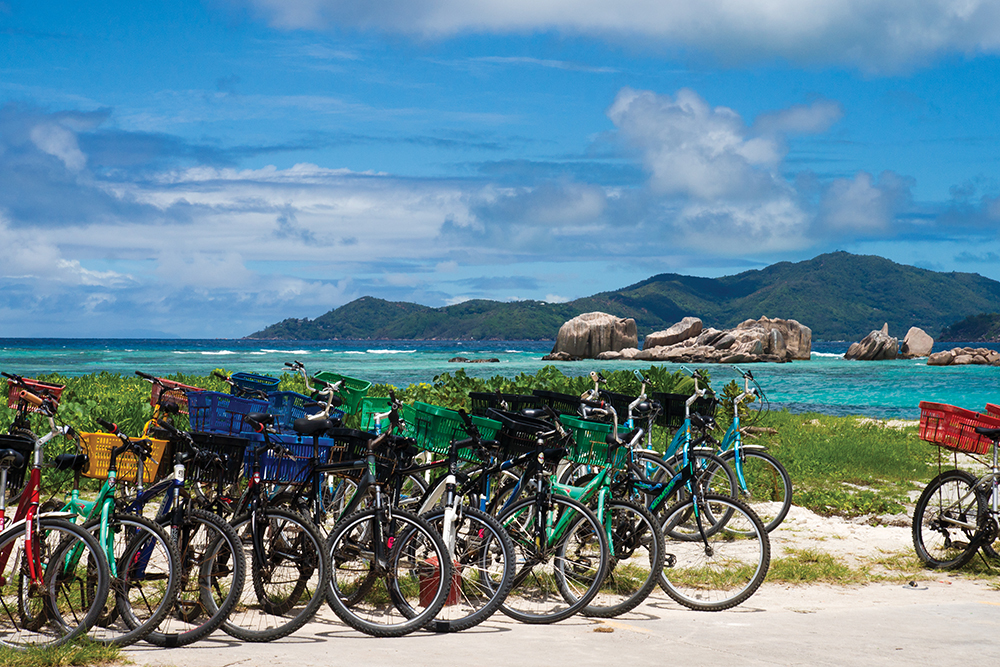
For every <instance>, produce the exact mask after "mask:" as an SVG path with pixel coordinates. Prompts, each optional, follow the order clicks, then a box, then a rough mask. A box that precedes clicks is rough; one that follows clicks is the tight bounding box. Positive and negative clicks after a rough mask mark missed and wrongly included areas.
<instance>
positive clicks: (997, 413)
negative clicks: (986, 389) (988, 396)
mask: <svg viewBox="0 0 1000 667" xmlns="http://www.w3.org/2000/svg"><path fill="white" fill-rule="evenodd" d="M986 413H987V414H988V415H990V416H991V417H1000V405H996V404H994V403H987V404H986Z"/></svg>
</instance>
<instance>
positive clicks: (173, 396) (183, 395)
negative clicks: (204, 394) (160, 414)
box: [149, 378, 205, 414]
mask: <svg viewBox="0 0 1000 667" xmlns="http://www.w3.org/2000/svg"><path fill="white" fill-rule="evenodd" d="M156 379H157V380H159V381H160V382H162V383H163V384H164V385H166V389H164V388H163V387H161V386H160V385H158V384H154V385H153V387H152V389H150V390H149V404H150V405H152V406H153V407H154V408H155V407H156V404H157V403H174V404H175V405H177V408H178V410H180V411H181V412H182V413H183V414H188V397H187V392H199V391H205V390H204V389H202V388H201V387H192V386H191V385H187V384H182V383H180V382H175V381H173V380H168V379H166V378H156ZM161 394H163V397H162V398H161V397H160V395H161Z"/></svg>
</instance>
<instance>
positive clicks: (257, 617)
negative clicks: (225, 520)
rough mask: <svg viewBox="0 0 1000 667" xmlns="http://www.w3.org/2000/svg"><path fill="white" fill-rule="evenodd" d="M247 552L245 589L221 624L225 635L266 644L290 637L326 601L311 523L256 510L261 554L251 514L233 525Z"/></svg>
mask: <svg viewBox="0 0 1000 667" xmlns="http://www.w3.org/2000/svg"><path fill="white" fill-rule="evenodd" d="M233 527H234V529H235V530H236V532H237V534H238V535H239V536H240V539H241V540H242V542H243V547H244V550H246V551H248V552H249V553H250V561H251V565H252V567H251V572H250V581H251V584H252V585H251V586H249V587H245V588H244V591H243V597H242V601H241V603H240V607H239V611H236V612H233V613H231V614H230V615H229V618H228V619H227V620H226V621H225V622H224V623H223V624H222V629H223V630H224V631H225V632H226V634H228V635H230V636H232V637H235V638H237V639H241V640H243V641H248V642H269V641H274V640H275V639H280V638H281V637H285V636H287V635H290V634H291V633H293V632H295V631H296V630H298V629H299V628H301V627H302V626H303V625H305V624H306V623H308V622H309V620H310V619H312V618H313V617H314V616H315V615H316V612H317V611H318V610H319V607H320V605H321V604H322V603H323V599H324V597H325V596H326V588H325V586H326V580H327V578H328V577H329V573H330V561H329V558H328V557H327V555H326V552H325V541H324V539H323V536H322V535H321V534H320V532H319V529H318V528H316V526H315V525H314V524H313V522H312V521H310V520H309V519H307V518H305V517H304V516H302V515H301V514H298V513H296V512H292V511H290V510H286V509H281V508H275V507H268V508H266V509H264V510H262V511H261V516H260V518H259V523H258V530H262V531H264V532H263V534H262V535H261V541H262V545H263V547H264V553H263V554H257V553H255V551H254V548H253V535H252V532H251V531H252V530H253V524H252V522H251V514H249V513H247V514H243V515H241V516H239V517H237V518H236V519H234V520H233Z"/></svg>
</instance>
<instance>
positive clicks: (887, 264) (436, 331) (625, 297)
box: [247, 252, 1000, 340]
mask: <svg viewBox="0 0 1000 667" xmlns="http://www.w3.org/2000/svg"><path fill="white" fill-rule="evenodd" d="M591 311H602V312H605V313H610V314H612V315H616V316H618V317H631V318H633V319H635V321H636V325H637V327H638V330H639V333H640V335H641V336H644V335H645V334H647V333H650V332H653V331H658V330H661V329H665V328H667V327H669V326H671V325H673V324H674V323H675V322H679V321H680V320H681V319H682V318H684V317H686V316H689V315H694V316H697V317H699V318H701V319H702V320H703V321H704V322H705V324H706V326H713V327H716V328H720V329H721V328H730V327H734V326H735V325H736V324H738V323H740V322H742V321H743V320H747V319H757V318H759V317H761V316H762V315H766V316H768V317H781V318H787V319H795V320H798V321H799V322H801V323H802V324H805V325H806V326H808V327H810V328H811V329H812V331H813V338H814V340H858V339H859V338H860V337H861V336H864V335H866V334H867V333H868V332H869V331H872V330H875V329H880V328H881V327H882V325H883V324H885V323H888V324H889V328H890V329H891V330H893V331H906V330H907V329H908V328H909V327H911V326H917V327H920V328H921V329H923V330H925V331H927V332H928V333H930V334H931V335H932V336H935V337H937V335H938V334H940V333H941V332H942V331H943V330H946V329H947V330H951V329H950V326H951V325H953V324H955V323H957V322H959V321H960V320H963V319H965V318H969V317H970V316H973V315H976V314H978V313H991V312H992V313H996V312H1000V282H997V281H995V280H990V279H989V278H984V277H983V276H980V275H979V274H976V273H955V272H952V273H939V272H936V271H929V270H927V269H919V268H916V267H913V266H907V265H903V264H897V263H895V262H892V261H890V260H888V259H884V258H882V257H876V256H872V255H852V254H850V253H846V252H834V253H829V254H825V255H819V256H818V257H815V258H813V259H810V260H806V261H803V262H794V263H793V262H780V263H778V264H773V265H771V266H768V267H766V268H764V269H760V270H753V271H744V272H743V273H739V274H736V275H733V276H725V277H722V278H697V277H694V276H684V275H679V274H675V273H663V274H660V275H657V276H653V277H652V278H649V279H647V280H643V281H642V282H639V283H636V284H634V285H630V286H628V287H625V288H622V289H620V290H616V291H613V292H602V293H600V294H595V295H593V296H589V297H584V298H582V299H577V300H575V301H570V302H567V303H558V304H553V303H544V302H541V301H513V302H500V301H487V300H473V301H465V302H463V303H459V304H456V305H453V306H445V307H441V308H432V307H430V306H423V305H420V304H415V303H406V302H400V301H385V300H383V299H377V298H375V297H370V296H366V297H361V298H360V299H356V300H354V301H352V302H351V303H348V304H345V305H343V306H341V307H339V308H336V309H334V310H331V311H329V312H327V313H326V314H324V315H321V316H319V317H317V318H316V319H312V320H310V319H286V320H283V321H281V322H278V323H277V324H273V325H271V326H269V327H267V328H265V329H263V330H261V331H257V332H255V333H252V334H250V335H249V336H247V338H250V339H262V340H333V339H371V340H388V339H396V340H432V339H453V340H551V339H553V338H554V337H555V335H556V332H557V331H558V330H559V327H560V326H561V325H562V324H563V322H565V321H566V320H568V319H570V318H573V317H575V316H577V315H579V314H581V313H586V312H591ZM980 317H982V316H980ZM994 317H1000V316H994ZM947 340H955V339H951V338H949V339H947ZM964 340H978V339H974V338H966V339H964Z"/></svg>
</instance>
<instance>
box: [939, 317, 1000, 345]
mask: <svg viewBox="0 0 1000 667" xmlns="http://www.w3.org/2000/svg"><path fill="white" fill-rule="evenodd" d="M938 340H940V341H943V342H956V341H965V342H971V343H1000V313H980V314H978V315H970V316H969V317H966V318H965V319H964V320H962V321H961V322H956V323H955V324H952V325H951V326H949V327H945V328H944V330H943V331H942V332H941V335H940V336H939V337H938Z"/></svg>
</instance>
